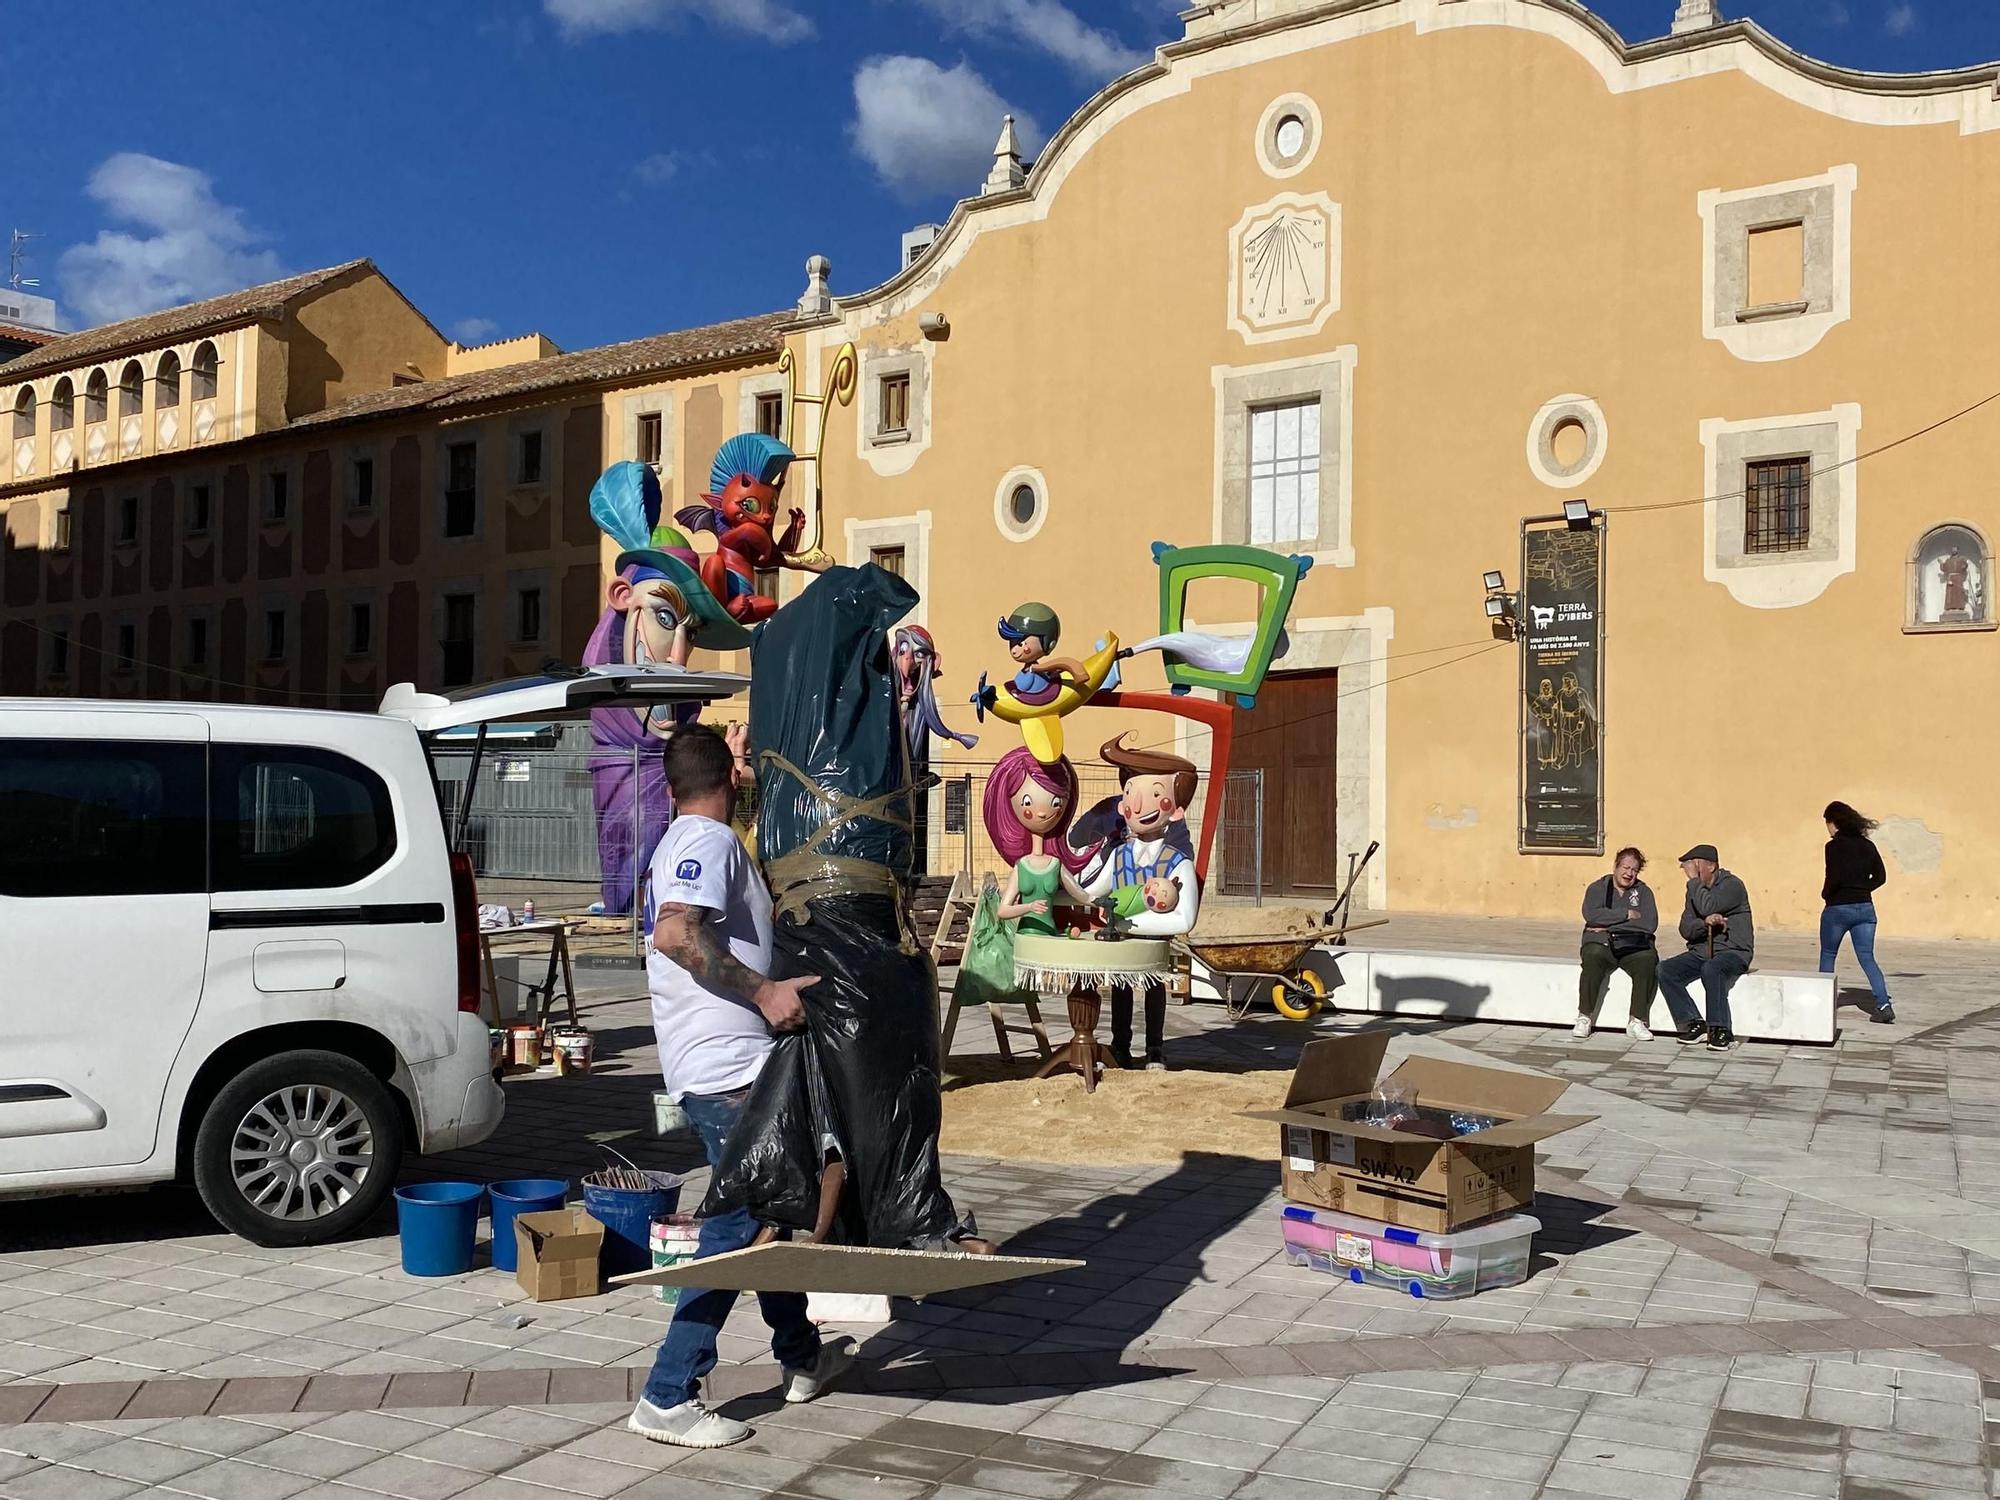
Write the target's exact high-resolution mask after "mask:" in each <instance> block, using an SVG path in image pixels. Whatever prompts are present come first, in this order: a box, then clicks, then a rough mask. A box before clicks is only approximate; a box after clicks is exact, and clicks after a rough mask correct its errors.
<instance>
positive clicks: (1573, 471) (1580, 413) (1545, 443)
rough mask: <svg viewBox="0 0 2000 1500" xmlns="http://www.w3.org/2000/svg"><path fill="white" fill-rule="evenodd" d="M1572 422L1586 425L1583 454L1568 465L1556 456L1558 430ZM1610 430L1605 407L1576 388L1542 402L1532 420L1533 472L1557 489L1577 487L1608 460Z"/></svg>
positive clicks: (1530, 451) (1530, 462)
mask: <svg viewBox="0 0 2000 1500" xmlns="http://www.w3.org/2000/svg"><path fill="white" fill-rule="evenodd" d="M1572 421H1573V422H1575V423H1577V424H1578V425H1579V426H1580V427H1582V428H1583V441H1584V447H1583V457H1582V458H1580V459H1578V460H1577V461H1576V462H1575V463H1573V464H1569V465H1564V464H1563V463H1562V462H1561V461H1559V460H1558V459H1557V458H1556V450H1555V437H1556V431H1557V429H1558V428H1560V427H1561V426H1562V425H1563V424H1564V423H1565V422H1572ZM1610 432H1611V429H1610V427H1609V426H1608V425H1607V424H1606V422H1605V420H1604V408H1603V407H1601V406H1599V405H1598V404H1597V403H1596V402H1595V401H1593V400H1591V399H1590V397H1588V396H1584V395H1579V394H1578V393H1576V392H1574V391H1572V392H1570V393H1569V394H1568V395H1564V396H1555V397H1552V398H1551V399H1549V400H1547V401H1544V402H1543V403H1542V404H1541V407H1540V408H1539V409H1538V410H1537V411H1536V412H1535V415H1534V418H1533V420H1531V421H1530V422H1529V423H1528V469H1529V472H1531V473H1532V474H1533V475H1534V476H1535V478H1537V479H1539V480H1540V481H1541V482H1542V483H1543V484H1545V485H1547V486H1548V487H1549V488H1550V489H1553V490H1573V489H1575V488H1576V487H1577V486H1578V485H1581V484H1586V483H1588V482H1589V480H1590V477H1591V476H1592V475H1593V474H1595V473H1596V472H1597V471H1598V468H1599V467H1600V466H1601V465H1602V464H1603V463H1604V454H1605V451H1606V449H1607V448H1608V447H1609V446H1610Z"/></svg>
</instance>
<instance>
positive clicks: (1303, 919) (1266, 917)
mask: <svg viewBox="0 0 2000 1500" xmlns="http://www.w3.org/2000/svg"><path fill="white" fill-rule="evenodd" d="M1324 915H1325V912H1324V910H1323V909H1321V908H1317V907H1309V906H1204V907H1203V908H1202V909H1201V915H1200V916H1199V917H1198V918H1197V919H1196V920H1195V924H1194V931H1193V932H1191V933H1189V934H1188V941H1189V942H1191V943H1231V942H1241V941H1243V940H1245V939H1252V938H1263V937H1282V936H1284V935H1286V934H1288V933H1295V934H1297V935H1298V936H1299V937H1304V936H1305V935H1306V934H1307V933H1309V932H1318V931H1320V930H1321V926H1320V918H1321V917H1322V916H1324Z"/></svg>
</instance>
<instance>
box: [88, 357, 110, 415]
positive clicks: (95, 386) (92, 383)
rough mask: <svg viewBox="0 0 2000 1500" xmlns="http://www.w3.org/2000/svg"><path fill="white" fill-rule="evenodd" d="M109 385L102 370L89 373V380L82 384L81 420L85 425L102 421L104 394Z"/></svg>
mask: <svg viewBox="0 0 2000 1500" xmlns="http://www.w3.org/2000/svg"><path fill="white" fill-rule="evenodd" d="M110 384H111V382H110V381H108V380H106V379H105V378H104V372H103V371H102V370H92V371H91V372H90V379H88V380H86V381H85V382H84V384H83V420H84V421H85V422H86V423H90V422H102V421H103V420H104V393H105V390H106V388H107V387H108V386H109V385H110Z"/></svg>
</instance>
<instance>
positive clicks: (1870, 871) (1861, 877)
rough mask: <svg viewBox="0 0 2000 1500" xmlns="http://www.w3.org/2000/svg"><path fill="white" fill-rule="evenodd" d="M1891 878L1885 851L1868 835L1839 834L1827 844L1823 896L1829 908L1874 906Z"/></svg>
mask: <svg viewBox="0 0 2000 1500" xmlns="http://www.w3.org/2000/svg"><path fill="white" fill-rule="evenodd" d="M1888 879H1889V872H1888V871H1887V870H1885V869H1883V868H1882V851H1881V850H1880V849H1877V848H1876V847H1875V841H1874V840H1873V839H1871V838H1869V837H1868V836H1867V835H1866V834H1862V833H1836V834H1835V835H1834V836H1833V837H1832V838H1830V839H1828V840H1827V841H1826V882H1825V884H1823V885H1822V886H1820V888H1819V895H1820V899H1821V900H1822V901H1824V902H1825V903H1826V904H1827V905H1828V906H1852V905H1854V904H1856V903H1857V902H1861V901H1867V902H1870V903H1872V902H1873V901H1874V899H1875V892H1876V891H1878V890H1880V889H1881V888H1882V886H1883V884H1884V883H1885V882H1886V881H1887V880H1888Z"/></svg>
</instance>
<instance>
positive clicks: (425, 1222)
mask: <svg viewBox="0 0 2000 1500" xmlns="http://www.w3.org/2000/svg"><path fill="white" fill-rule="evenodd" d="M485 1196H486V1189H485V1188H483V1187H481V1186H480V1185H479V1184H478V1183H476V1182H415V1183H411V1184H410V1185H409V1186H408V1187H399V1188H397V1189H396V1228H397V1230H398V1231H399V1233H400V1234H401V1237H402V1241H403V1270H404V1272H405V1273H406V1274H408V1275H411V1276H459V1275H463V1274H464V1273H465V1272H467V1271H470V1270H471V1269H472V1246H473V1242H474V1241H475V1240H477V1239H478V1237H479V1200H480V1199H481V1198H483V1197H485Z"/></svg>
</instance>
